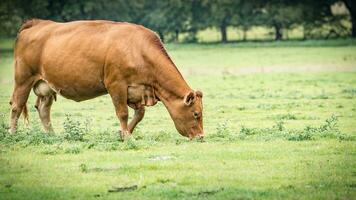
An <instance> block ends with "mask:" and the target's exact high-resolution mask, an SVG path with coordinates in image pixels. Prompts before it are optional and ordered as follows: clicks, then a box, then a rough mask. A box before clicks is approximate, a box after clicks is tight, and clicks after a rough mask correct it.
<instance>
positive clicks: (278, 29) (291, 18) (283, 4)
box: [261, 0, 304, 40]
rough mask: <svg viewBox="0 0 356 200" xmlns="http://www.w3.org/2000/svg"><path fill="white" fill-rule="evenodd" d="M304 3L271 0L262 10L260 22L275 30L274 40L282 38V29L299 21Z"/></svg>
mask: <svg viewBox="0 0 356 200" xmlns="http://www.w3.org/2000/svg"><path fill="white" fill-rule="evenodd" d="M303 8H304V5H303V4H301V3H294V2H288V1H283V0H271V1H269V2H267V3H266V4H265V6H264V9H263V10H262V15H261V20H262V23H264V24H265V25H267V26H269V27H273V28H274V30H275V40H282V39H283V29H287V28H290V27H291V26H293V25H295V24H297V23H300V19H301V18H302V13H303Z"/></svg>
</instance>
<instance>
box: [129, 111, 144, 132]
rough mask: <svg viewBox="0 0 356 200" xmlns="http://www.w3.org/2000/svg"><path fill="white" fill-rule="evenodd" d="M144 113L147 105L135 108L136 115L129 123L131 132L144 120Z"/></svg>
mask: <svg viewBox="0 0 356 200" xmlns="http://www.w3.org/2000/svg"><path fill="white" fill-rule="evenodd" d="M144 115H145V107H144V106H142V107H140V108H137V109H135V115H134V116H133V118H132V120H131V122H130V124H129V127H128V129H129V132H130V133H132V132H133V130H134V129H135V127H136V125H137V124H138V123H139V122H140V121H141V120H142V118H143V116H144Z"/></svg>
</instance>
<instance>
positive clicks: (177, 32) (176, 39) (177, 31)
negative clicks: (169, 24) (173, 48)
mask: <svg viewBox="0 0 356 200" xmlns="http://www.w3.org/2000/svg"><path fill="white" fill-rule="evenodd" d="M174 42H175V43H178V42H179V30H175V36H174Z"/></svg>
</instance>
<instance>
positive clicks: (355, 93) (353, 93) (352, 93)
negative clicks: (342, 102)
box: [342, 88, 356, 99]
mask: <svg viewBox="0 0 356 200" xmlns="http://www.w3.org/2000/svg"><path fill="white" fill-rule="evenodd" d="M342 93H344V94H346V98H350V99H352V98H354V97H356V88H346V89H344V90H342Z"/></svg>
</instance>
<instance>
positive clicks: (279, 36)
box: [274, 25, 283, 40]
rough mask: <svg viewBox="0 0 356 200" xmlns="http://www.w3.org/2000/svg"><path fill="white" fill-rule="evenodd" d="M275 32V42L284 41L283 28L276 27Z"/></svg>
mask: <svg viewBox="0 0 356 200" xmlns="http://www.w3.org/2000/svg"><path fill="white" fill-rule="evenodd" d="M274 30H275V33H276V35H275V40H282V38H283V34H282V28H281V26H279V25H274Z"/></svg>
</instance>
